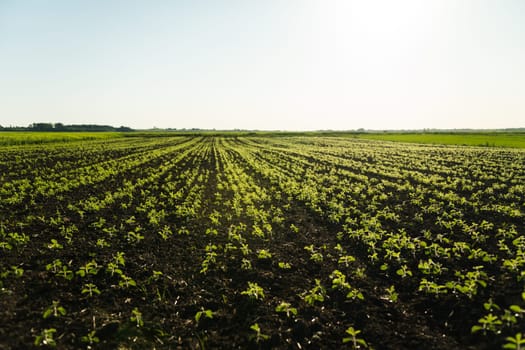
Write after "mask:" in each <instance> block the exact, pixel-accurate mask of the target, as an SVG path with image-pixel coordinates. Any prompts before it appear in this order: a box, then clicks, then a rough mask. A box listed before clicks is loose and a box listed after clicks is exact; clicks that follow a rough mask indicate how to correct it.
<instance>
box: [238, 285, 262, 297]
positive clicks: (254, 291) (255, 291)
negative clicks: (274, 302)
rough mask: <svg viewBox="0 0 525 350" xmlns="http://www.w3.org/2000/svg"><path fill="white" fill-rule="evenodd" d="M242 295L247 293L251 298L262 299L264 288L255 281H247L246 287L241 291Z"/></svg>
mask: <svg viewBox="0 0 525 350" xmlns="http://www.w3.org/2000/svg"><path fill="white" fill-rule="evenodd" d="M241 294H242V295H247V296H248V297H249V298H250V299H253V300H262V299H264V290H263V289H262V287H261V286H259V285H258V284H257V283H256V282H248V288H247V289H246V290H245V291H242V292H241Z"/></svg>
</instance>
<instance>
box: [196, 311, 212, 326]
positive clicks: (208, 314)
mask: <svg viewBox="0 0 525 350" xmlns="http://www.w3.org/2000/svg"><path fill="white" fill-rule="evenodd" d="M203 316H204V317H205V318H209V319H212V318H213V311H211V310H209V309H207V310H204V308H203V307H201V309H200V311H197V313H196V314H195V321H196V322H197V323H199V320H200V319H201V318H202V317H203Z"/></svg>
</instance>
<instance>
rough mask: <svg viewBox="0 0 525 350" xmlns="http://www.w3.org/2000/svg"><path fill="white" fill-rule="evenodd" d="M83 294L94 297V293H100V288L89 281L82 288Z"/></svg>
mask: <svg viewBox="0 0 525 350" xmlns="http://www.w3.org/2000/svg"><path fill="white" fill-rule="evenodd" d="M82 294H87V295H89V297H92V296H93V295H94V294H97V295H98V294H100V290H98V288H97V286H96V285H94V284H93V283H87V284H85V285H84V288H82Z"/></svg>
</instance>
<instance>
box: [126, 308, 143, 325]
mask: <svg viewBox="0 0 525 350" xmlns="http://www.w3.org/2000/svg"><path fill="white" fill-rule="evenodd" d="M129 319H130V320H131V322H135V325H136V326H137V327H142V326H144V320H143V319H142V312H140V311H139V309H138V308H134V309H133V310H132V311H131V317H130V318H129Z"/></svg>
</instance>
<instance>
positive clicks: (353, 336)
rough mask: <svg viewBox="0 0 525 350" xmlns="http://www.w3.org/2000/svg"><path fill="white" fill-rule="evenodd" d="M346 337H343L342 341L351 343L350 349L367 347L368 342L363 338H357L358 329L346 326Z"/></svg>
mask: <svg viewBox="0 0 525 350" xmlns="http://www.w3.org/2000/svg"><path fill="white" fill-rule="evenodd" d="M345 332H346V334H348V335H349V336H348V337H345V338H343V343H344V344H346V343H351V344H352V349H361V347H364V348H367V347H368V344H367V343H366V341H365V340H364V339H363V338H359V337H358V335H359V333H361V331H360V330H357V329H354V327H348V328H347V330H346V331H345Z"/></svg>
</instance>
